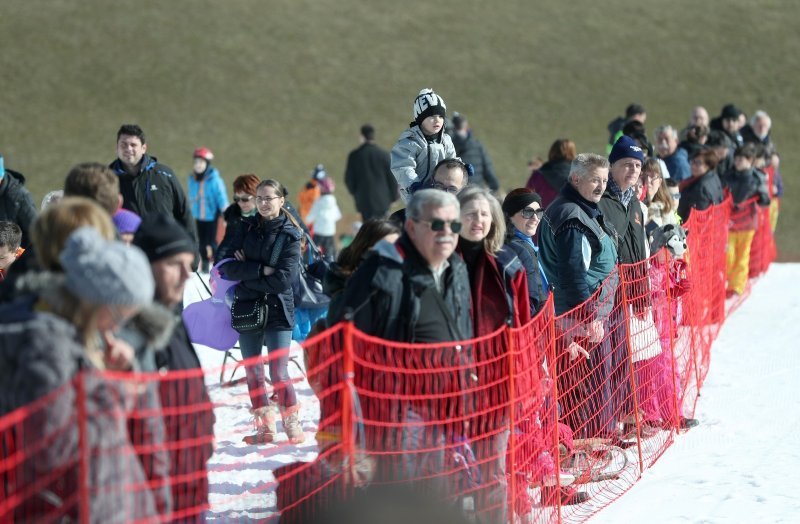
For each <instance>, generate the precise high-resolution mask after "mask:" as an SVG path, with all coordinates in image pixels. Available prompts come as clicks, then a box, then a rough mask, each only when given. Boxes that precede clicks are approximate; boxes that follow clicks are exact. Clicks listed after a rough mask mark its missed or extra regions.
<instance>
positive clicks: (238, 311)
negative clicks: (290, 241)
mask: <svg viewBox="0 0 800 524" xmlns="http://www.w3.org/2000/svg"><path fill="white" fill-rule="evenodd" d="M285 241H286V237H285V235H278V238H277V239H275V245H274V246H273V247H272V253H271V254H270V257H269V266H270V267H275V264H276V263H277V261H278V257H279V256H280V255H281V251H283V244H284V242H285ZM238 291H239V286H238V285H237V286H236V287H235V288H234V290H233V301H232V302H231V327H232V328H233V329H235V330H236V331H238V332H239V333H247V332H249V331H260V330H262V329H264V326H265V325H266V324H267V318H268V316H269V309H268V308H267V297H266V295H263V296H260V297H256V298H245V299H243V298H241V297H239V293H238Z"/></svg>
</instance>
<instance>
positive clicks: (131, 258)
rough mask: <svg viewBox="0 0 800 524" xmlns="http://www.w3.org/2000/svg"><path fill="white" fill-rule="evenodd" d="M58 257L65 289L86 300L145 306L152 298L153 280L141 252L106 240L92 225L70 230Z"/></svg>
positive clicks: (153, 290) (98, 302) (120, 243)
mask: <svg viewBox="0 0 800 524" xmlns="http://www.w3.org/2000/svg"><path fill="white" fill-rule="evenodd" d="M59 260H60V261H61V266H62V267H63V268H64V274H65V275H66V286H67V289H69V290H70V292H72V293H73V294H74V295H75V296H77V297H80V298H82V299H83V300H85V301H87V302H90V303H92V304H98V305H99V304H113V305H118V306H144V305H146V304H149V303H150V302H152V300H153V294H154V293H155V283H154V282H153V273H152V272H151V270H150V263H149V262H148V261H147V257H145V256H144V253H142V251H141V250H140V249H138V248H136V247H131V246H126V245H125V244H123V243H122V242H117V241H113V242H108V241H107V240H105V239H104V238H103V237H102V236H100V233H99V232H98V231H97V230H96V229H94V228H93V227H81V228H78V229H76V230H75V231H73V232H72V234H71V235H70V236H69V238H68V239H67V244H66V246H64V251H62V252H61V256H59Z"/></svg>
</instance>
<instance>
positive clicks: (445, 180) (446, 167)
mask: <svg viewBox="0 0 800 524" xmlns="http://www.w3.org/2000/svg"><path fill="white" fill-rule="evenodd" d="M468 182H469V171H468V170H467V165H466V164H465V163H464V162H462V161H461V160H459V159H458V158H446V159H444V160H442V161H440V162H439V163H438V164H436V167H434V169H433V177H432V178H431V181H430V185H429V186H428V187H429V188H430V189H438V190H439V191H446V192H448V193H450V194H452V195H458V194H459V193H460V192H461V191H462V190H463V189H464V188H465V187H467V183H468ZM389 218H390V219H392V220H394V221H395V222H396V223H397V224H398V225H400V226H401V227H403V226H404V225H405V223H406V210H405V208H404V209H398V210H397V211H395V212H394V213H392V214H391V216H390V217H389Z"/></svg>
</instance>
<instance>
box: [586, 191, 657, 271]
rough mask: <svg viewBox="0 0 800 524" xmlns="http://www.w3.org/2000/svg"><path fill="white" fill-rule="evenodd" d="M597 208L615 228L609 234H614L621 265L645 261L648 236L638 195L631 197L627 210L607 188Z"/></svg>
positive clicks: (607, 223) (606, 222)
mask: <svg viewBox="0 0 800 524" xmlns="http://www.w3.org/2000/svg"><path fill="white" fill-rule="evenodd" d="M597 207H598V208H599V209H600V212H602V213H603V218H604V220H605V224H606V225H607V226H608V225H611V226H613V229H611V228H609V232H611V233H613V236H614V240H615V242H616V244H617V256H618V257H619V262H620V264H635V263H636V262H640V261H642V260H645V259H646V258H647V251H646V248H645V243H646V242H647V236H646V235H645V232H644V215H643V214H642V206H641V205H640V203H639V199H638V198H636V195H634V196H633V197H631V200H630V202H628V207H627V208H626V207H625V206H624V205H623V204H622V202H621V201H620V199H619V197H618V196H617V195H615V194H614V192H613V191H611V189H610V188H608V187H606V191H605V193H603V197H602V198H601V199H600V202H599V203H598V204H597Z"/></svg>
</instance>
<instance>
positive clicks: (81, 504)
mask: <svg viewBox="0 0 800 524" xmlns="http://www.w3.org/2000/svg"><path fill="white" fill-rule="evenodd" d="M84 376H85V373H84V372H79V373H78V374H77V375H76V376H75V389H76V391H75V393H76V397H77V398H76V401H77V404H78V406H77V408H78V449H79V452H78V519H79V522H81V524H89V522H90V521H91V518H90V515H89V513H90V509H89V431H88V427H87V421H88V418H87V417H88V414H87V413H86V386H85V384H84Z"/></svg>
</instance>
